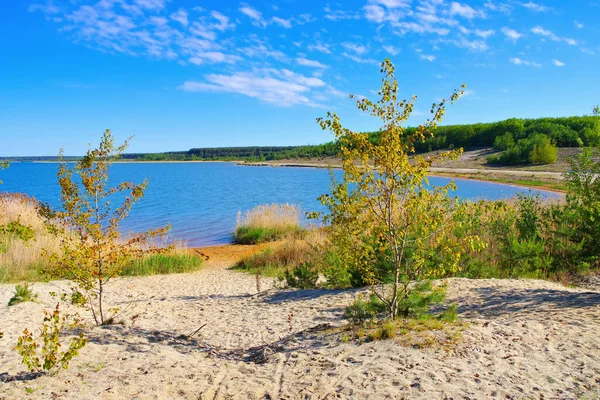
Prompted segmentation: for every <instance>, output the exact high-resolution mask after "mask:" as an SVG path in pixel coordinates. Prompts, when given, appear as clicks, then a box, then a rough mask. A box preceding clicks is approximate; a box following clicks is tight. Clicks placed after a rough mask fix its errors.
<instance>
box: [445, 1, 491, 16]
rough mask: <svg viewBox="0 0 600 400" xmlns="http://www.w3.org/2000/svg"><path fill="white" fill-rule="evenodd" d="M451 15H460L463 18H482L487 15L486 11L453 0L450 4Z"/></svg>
mask: <svg viewBox="0 0 600 400" xmlns="http://www.w3.org/2000/svg"><path fill="white" fill-rule="evenodd" d="M449 12H450V15H452V16H453V15H458V16H460V17H463V18H467V19H473V18H482V17H485V13H484V12H483V11H477V10H475V9H474V8H473V7H471V6H469V5H468V4H461V3H457V2H455V1H454V2H452V3H451V4H450V11H449Z"/></svg>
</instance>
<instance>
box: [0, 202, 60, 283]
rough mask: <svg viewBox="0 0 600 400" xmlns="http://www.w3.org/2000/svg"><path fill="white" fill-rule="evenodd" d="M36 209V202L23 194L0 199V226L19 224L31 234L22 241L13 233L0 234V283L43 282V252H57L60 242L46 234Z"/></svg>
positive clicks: (48, 233)
mask: <svg viewBox="0 0 600 400" xmlns="http://www.w3.org/2000/svg"><path fill="white" fill-rule="evenodd" d="M37 207H38V201H37V200H35V199H34V198H32V197H29V196H26V195H23V194H1V195H0V226H6V225H8V224H10V223H11V222H19V223H20V224H21V225H24V226H27V227H28V228H30V229H31V230H32V231H33V232H34V235H33V238H32V239H31V240H27V241H23V240H21V239H20V238H19V237H18V236H17V235H15V234H14V233H10V232H7V231H0V282H18V281H39V280H44V278H45V277H44V276H43V274H42V272H41V271H43V270H44V267H45V266H46V263H47V260H45V259H44V257H42V254H43V250H47V251H51V252H52V251H58V250H59V248H60V238H58V237H56V236H55V235H52V234H51V233H50V232H48V230H47V229H46V226H45V224H44V220H43V218H42V217H40V215H39V214H38V212H37Z"/></svg>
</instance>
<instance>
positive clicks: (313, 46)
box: [308, 42, 331, 54]
mask: <svg viewBox="0 0 600 400" xmlns="http://www.w3.org/2000/svg"><path fill="white" fill-rule="evenodd" d="M308 49H309V50H316V51H320V52H321V53H325V54H331V49H330V48H329V45H328V44H325V43H321V42H317V43H315V44H311V45H309V46H308Z"/></svg>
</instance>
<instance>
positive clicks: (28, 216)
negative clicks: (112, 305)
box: [0, 194, 202, 282]
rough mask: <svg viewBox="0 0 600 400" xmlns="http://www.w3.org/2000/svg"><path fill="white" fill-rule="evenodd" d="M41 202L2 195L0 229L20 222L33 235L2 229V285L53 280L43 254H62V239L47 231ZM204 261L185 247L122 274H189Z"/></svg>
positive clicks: (132, 266)
mask: <svg viewBox="0 0 600 400" xmlns="http://www.w3.org/2000/svg"><path fill="white" fill-rule="evenodd" d="M37 206H38V201H37V200H35V199H34V198H32V197H28V196H26V195H22V194H0V227H2V226H5V225H8V224H10V223H11V222H14V221H18V222H19V223H20V224H22V225H24V226H27V227H28V228H30V229H31V230H33V232H34V236H33V238H32V239H31V240H28V241H23V240H22V239H21V238H19V237H17V235H15V234H12V233H9V232H5V231H3V230H2V229H0V282H21V281H29V282H33V281H43V280H48V279H51V278H60V277H52V276H48V275H46V274H44V273H43V271H45V270H49V269H50V268H48V267H49V266H50V265H49V262H50V260H49V258H48V257H44V252H47V253H55V252H59V251H60V241H61V239H60V237H58V236H56V235H53V234H51V233H50V232H48V230H47V228H46V225H45V224H44V220H43V218H42V217H41V216H40V215H39V214H38V212H37ZM201 265H202V259H201V258H199V257H197V256H195V255H192V254H188V253H186V252H185V245H184V244H183V243H178V244H177V246H176V249H175V250H173V251H172V252H169V253H166V254H155V255H149V256H146V257H143V258H141V259H137V260H131V261H130V262H129V264H128V265H127V267H126V268H125V270H124V271H123V275H126V276H133V275H154V274H168V273H179V272H189V271H194V270H197V269H198V268H200V266H201Z"/></svg>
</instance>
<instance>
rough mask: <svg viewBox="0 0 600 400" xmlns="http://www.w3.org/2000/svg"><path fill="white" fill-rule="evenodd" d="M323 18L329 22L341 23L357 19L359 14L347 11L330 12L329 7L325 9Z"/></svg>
mask: <svg viewBox="0 0 600 400" xmlns="http://www.w3.org/2000/svg"><path fill="white" fill-rule="evenodd" d="M325 18H326V19H328V20H330V21H343V20H348V19H359V18H360V13H358V12H356V11H348V10H332V9H331V8H329V6H327V7H325Z"/></svg>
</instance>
